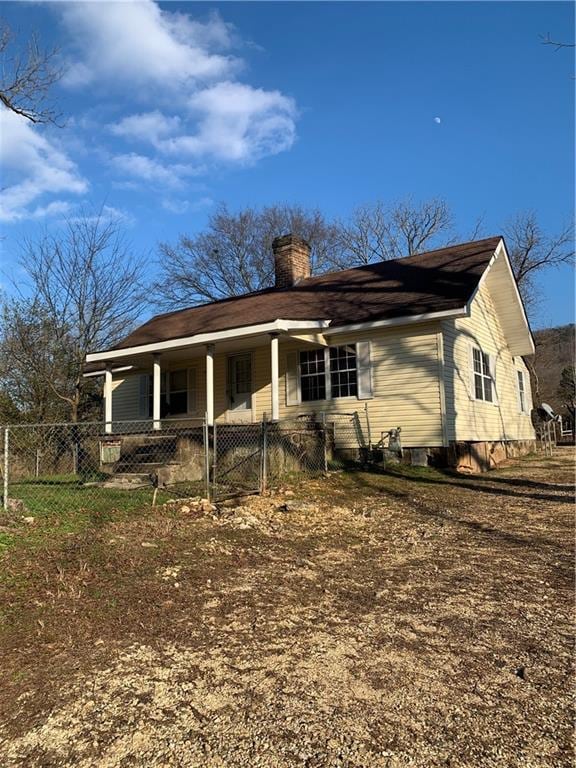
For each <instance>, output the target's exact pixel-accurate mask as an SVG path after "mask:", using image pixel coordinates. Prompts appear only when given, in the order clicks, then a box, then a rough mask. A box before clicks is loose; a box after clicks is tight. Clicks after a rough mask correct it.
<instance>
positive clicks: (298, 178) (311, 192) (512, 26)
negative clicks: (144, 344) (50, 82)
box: [0, 0, 574, 327]
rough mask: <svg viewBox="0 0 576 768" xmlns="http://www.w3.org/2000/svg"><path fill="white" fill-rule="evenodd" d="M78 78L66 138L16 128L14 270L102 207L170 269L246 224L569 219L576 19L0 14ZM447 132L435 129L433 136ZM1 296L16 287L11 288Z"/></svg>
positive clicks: (541, 319)
mask: <svg viewBox="0 0 576 768" xmlns="http://www.w3.org/2000/svg"><path fill="white" fill-rule="evenodd" d="M1 14H2V16H3V17H4V18H5V19H6V20H7V21H8V22H9V23H10V25H11V26H12V28H13V29H14V30H16V31H17V32H18V33H19V34H20V35H21V36H22V38H24V39H25V38H26V35H27V34H28V33H29V32H30V31H31V30H36V31H37V32H38V34H39V38H40V39H41V40H42V42H43V43H44V44H45V45H51V44H57V45H58V46H59V47H60V49H61V55H62V59H63V62H64V63H65V67H66V74H65V77H64V79H63V81H62V82H61V83H60V84H59V86H58V87H57V89H56V90H55V93H54V95H55V97H56V98H57V100H58V104H59V107H60V109H61V111H62V112H63V114H64V116H65V118H66V120H67V122H66V126H65V127H64V128H54V127H39V128H35V127H32V126H31V125H28V124H26V125H24V124H23V122H22V121H21V120H15V119H12V118H10V117H9V116H7V115H6V114H5V113H2V115H1V116H2V118H3V121H2V133H1V135H0V159H1V161H2V166H3V184H2V186H3V197H4V201H3V204H2V208H1V209H0V215H1V227H2V236H3V240H2V243H1V244H2V257H1V258H2V269H3V272H4V274H5V275H6V276H9V275H10V274H17V273H15V272H14V262H15V259H16V255H17V251H18V242H19V241H20V240H21V238H22V236H23V234H25V235H28V236H30V235H32V236H34V234H35V233H36V232H41V231H43V230H44V229H45V228H48V229H51V228H53V227H56V226H58V225H59V222H60V221H61V220H62V217H63V216H64V215H69V214H72V215H73V214H74V211H75V210H76V209H77V208H78V207H79V206H81V205H92V206H97V207H98V206H101V205H106V206H107V209H106V210H107V211H108V213H109V215H111V216H116V217H119V218H120V219H121V220H122V221H123V223H124V224H125V225H126V226H127V228H128V230H129V237H130V239H131V241H132V242H133V245H134V248H135V249H137V250H139V251H145V252H147V253H149V254H150V259H151V261H152V260H153V259H154V258H155V255H156V252H157V244H158V242H159V241H174V240H175V239H176V238H177V236H178V235H179V234H180V233H183V232H186V233H193V232H195V231H197V230H198V229H200V228H202V226H203V225H204V224H205V222H206V218H207V216H208V215H209V213H210V211H211V210H213V207H214V205H215V204H216V203H217V202H220V201H223V202H226V203H228V204H229V205H230V206H231V207H233V208H238V207H242V206H246V205H255V206H258V205H265V204H267V203H273V202H291V203H292V202H293V203H300V204H303V205H309V206H318V207H320V208H321V209H322V210H323V211H324V212H325V213H326V214H327V215H328V216H335V217H338V216H345V215H346V214H347V213H348V212H349V211H350V210H351V209H353V208H354V207H355V206H357V205H359V204H362V203H365V202H368V201H371V200H375V199H384V200H390V199H399V198H406V197H408V196H411V197H412V198H413V199H415V200H419V199H427V198H430V197H444V198H445V199H446V200H447V201H448V202H449V204H450V205H451V207H452V208H453V210H454V213H455V217H456V226H457V229H458V231H459V232H461V233H462V234H463V235H464V236H466V235H467V234H468V233H469V232H470V231H471V230H472V229H473V227H474V224H475V222H476V220H477V219H478V217H479V216H483V218H484V230H485V231H486V233H487V234H494V233H499V232H500V231H501V229H502V226H503V224H504V222H505V221H506V220H507V219H508V218H510V217H511V216H512V215H513V214H514V213H516V212H517V211H520V210H524V209H533V210H535V211H536V212H537V214H538V217H539V219H540V221H541V222H542V224H543V225H544V227H545V228H546V229H547V230H549V231H551V232H553V231H555V230H558V229H560V228H561V227H562V225H563V224H565V223H566V222H567V221H569V219H570V218H571V216H572V214H573V210H574V143H573V142H574V139H573V136H574V96H573V89H574V80H573V79H572V74H573V51H572V50H570V49H565V50H561V51H557V52H555V51H554V50H553V49H552V48H550V47H547V46H543V45H542V44H541V40H540V37H539V36H540V35H543V34H546V33H550V35H551V36H552V37H553V38H557V39H564V40H571V39H573V34H574V32H573V29H574V6H573V5H572V4H571V3H554V2H541V3H540V2H531V3H521V2H513V3H506V2H497V3H496V2H483V3H471V2H452V3H435V2H429V3H419V2H405V3H359V2H356V3H331V2H324V3H283V2H268V3H241V2H229V3H220V4H212V3H179V2H170V3H160V4H159V5H158V4H155V3H154V2H153V0H141V2H133V3H104V2H85V3H74V4H69V3H53V4H48V3H43V4H40V3H3V4H2V7H1ZM435 118H439V122H438V121H437V120H435ZM5 281H6V278H5V279H4V280H3V282H5ZM542 289H543V292H544V296H545V301H544V302H543V304H542V306H541V309H540V312H539V315H538V316H537V317H536V318H535V319H534V326H535V327H540V326H546V325H551V324H554V325H555V324H561V323H567V322H571V321H573V319H574V283H573V276H572V273H571V271H570V270H569V268H567V267H566V268H563V269H562V270H557V271H553V272H550V273H548V274H547V275H546V276H544V277H543V279H542Z"/></svg>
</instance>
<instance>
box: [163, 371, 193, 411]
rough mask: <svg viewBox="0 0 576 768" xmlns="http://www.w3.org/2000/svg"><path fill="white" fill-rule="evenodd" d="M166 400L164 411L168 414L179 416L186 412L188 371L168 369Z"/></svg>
mask: <svg viewBox="0 0 576 768" xmlns="http://www.w3.org/2000/svg"><path fill="white" fill-rule="evenodd" d="M166 400H167V403H166V413H167V414H168V415H170V416H179V415H181V414H183V413H188V371H186V370H183V371H170V372H169V373H168V392H167V393H166Z"/></svg>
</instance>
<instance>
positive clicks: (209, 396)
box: [206, 344, 214, 427]
mask: <svg viewBox="0 0 576 768" xmlns="http://www.w3.org/2000/svg"><path fill="white" fill-rule="evenodd" d="M206 418H207V420H208V426H209V427H211V426H213V425H214V344H208V346H207V347H206Z"/></svg>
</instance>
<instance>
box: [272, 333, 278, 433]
mask: <svg viewBox="0 0 576 768" xmlns="http://www.w3.org/2000/svg"><path fill="white" fill-rule="evenodd" d="M270 372H271V375H270V384H271V390H272V421H278V419H279V418H280V402H279V396H278V392H279V386H278V334H277V333H271V334H270Z"/></svg>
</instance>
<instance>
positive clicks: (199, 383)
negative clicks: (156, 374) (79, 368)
mask: <svg viewBox="0 0 576 768" xmlns="http://www.w3.org/2000/svg"><path fill="white" fill-rule="evenodd" d="M189 368H194V369H195V371H196V374H195V378H196V387H195V389H196V391H195V393H194V400H195V403H191V405H192V406H193V407H192V408H191V410H190V413H189V414H188V415H189V416H191V417H193V418H200V417H202V416H203V415H204V413H205V411H206V386H205V375H206V364H205V361H204V358H194V360H190V359H188V360H182V361H181V362H176V363H172V364H171V365H170V366H169V368H168V367H167V368H166V370H181V369H189ZM148 373H151V370H150V371H149V372H148ZM142 375H147V372H146V371H143V370H142V371H138V372H135V373H127V374H124V375H116V376H114V378H113V380H112V421H134V420H139V421H142V420H143V419H142V416H141V415H140V377H141V376H142ZM191 399H192V398H191ZM194 406H195V407H194ZM144 421H148V419H144ZM150 421H151V419H150Z"/></svg>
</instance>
